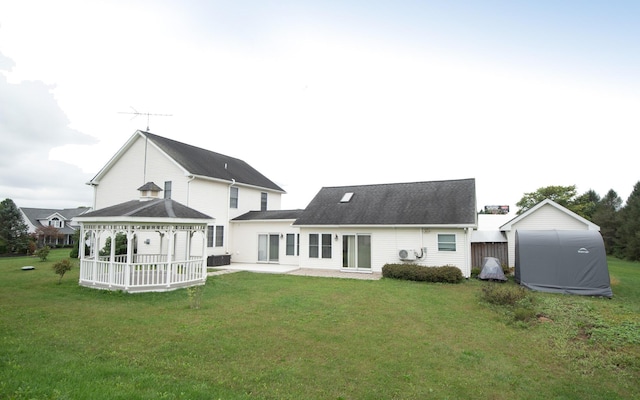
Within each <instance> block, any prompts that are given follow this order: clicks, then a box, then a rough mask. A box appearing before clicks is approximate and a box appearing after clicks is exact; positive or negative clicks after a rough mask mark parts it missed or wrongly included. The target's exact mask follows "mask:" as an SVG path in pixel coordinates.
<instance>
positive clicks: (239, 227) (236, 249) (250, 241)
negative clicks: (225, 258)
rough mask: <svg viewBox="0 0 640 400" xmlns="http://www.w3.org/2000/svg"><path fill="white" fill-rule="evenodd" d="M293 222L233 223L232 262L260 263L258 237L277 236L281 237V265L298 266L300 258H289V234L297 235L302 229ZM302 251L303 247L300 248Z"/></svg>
mask: <svg viewBox="0 0 640 400" xmlns="http://www.w3.org/2000/svg"><path fill="white" fill-rule="evenodd" d="M292 223H293V220H278V221H238V222H231V230H232V231H231V244H230V248H231V251H230V254H231V262H234V263H249V264H255V263H258V235H259V234H276V235H282V236H281V237H280V251H279V263H278V264H281V265H298V256H295V255H294V256H287V255H286V246H287V234H288V233H291V234H294V235H297V234H299V233H300V229H298V228H297V227H294V226H292ZM300 251H302V247H301V248H300Z"/></svg>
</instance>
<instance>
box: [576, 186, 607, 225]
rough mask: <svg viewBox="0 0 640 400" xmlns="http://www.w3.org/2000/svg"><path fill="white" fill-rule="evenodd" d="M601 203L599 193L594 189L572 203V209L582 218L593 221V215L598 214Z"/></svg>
mask: <svg viewBox="0 0 640 400" xmlns="http://www.w3.org/2000/svg"><path fill="white" fill-rule="evenodd" d="M599 203H600V196H599V195H598V193H596V192H595V190H593V189H589V190H588V191H586V192H584V193H583V194H581V195H580V196H578V197H576V198H575V199H574V200H573V201H572V204H571V205H570V209H571V211H573V212H575V213H576V214H578V215H580V216H581V217H584V218H586V219H588V220H589V221H593V214H594V213H595V212H596V209H597V208H598V204H599Z"/></svg>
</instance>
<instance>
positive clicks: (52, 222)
mask: <svg viewBox="0 0 640 400" xmlns="http://www.w3.org/2000/svg"><path fill="white" fill-rule="evenodd" d="M62 224H63V223H62V221H60V218H58V217H53V218H51V219H50V220H49V226H53V227H54V228H62Z"/></svg>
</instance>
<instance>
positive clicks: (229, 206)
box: [223, 164, 236, 254]
mask: <svg viewBox="0 0 640 400" xmlns="http://www.w3.org/2000/svg"><path fill="white" fill-rule="evenodd" d="M226 167H227V165H226V164H225V168H226ZM235 184H236V180H235V179H233V178H231V183H230V184H229V187H228V188H227V240H225V241H224V252H225V254H229V241H230V240H231V232H229V231H230V229H229V228H230V227H231V224H230V223H229V221H230V220H231V186H233V185H235ZM223 240H224V238H223Z"/></svg>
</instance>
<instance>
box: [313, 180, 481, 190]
mask: <svg viewBox="0 0 640 400" xmlns="http://www.w3.org/2000/svg"><path fill="white" fill-rule="evenodd" d="M473 180H475V178H462V179H440V180H433V181H412V182H388V183H368V184H359V185H336V186H323V188H325V189H339V188H356V187H373V186H398V185H416V184H421V183H442V182H461V181H473Z"/></svg>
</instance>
